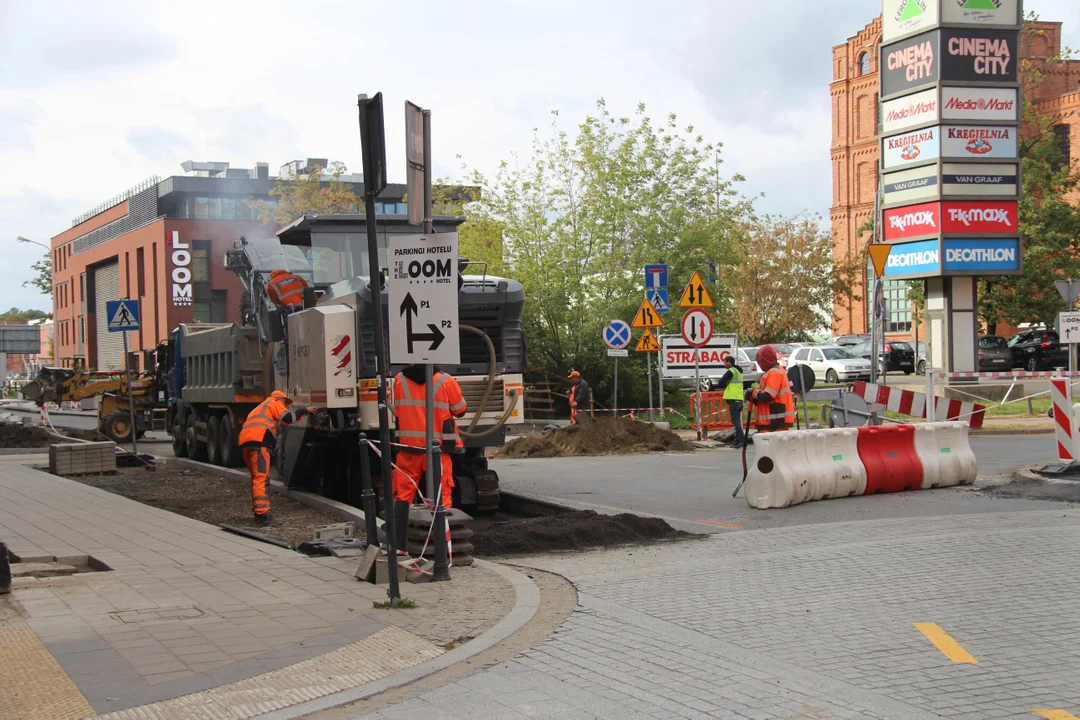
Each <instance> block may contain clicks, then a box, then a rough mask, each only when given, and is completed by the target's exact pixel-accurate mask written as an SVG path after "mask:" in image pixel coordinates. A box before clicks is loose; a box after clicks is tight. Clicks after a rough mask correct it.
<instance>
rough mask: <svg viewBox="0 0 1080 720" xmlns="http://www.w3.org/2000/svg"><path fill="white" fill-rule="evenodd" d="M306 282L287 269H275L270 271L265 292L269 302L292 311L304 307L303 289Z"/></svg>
mask: <svg viewBox="0 0 1080 720" xmlns="http://www.w3.org/2000/svg"><path fill="white" fill-rule="evenodd" d="M307 286H308V284H307V282H306V281H305V280H304V278H302V277H300V276H299V275H294V274H293V273H291V272H289V271H288V270H275V271H273V272H272V273H270V282H268V283H266V294H267V295H268V296H269V297H270V302H272V303H274V304H275V305H277V306H278V307H280V308H284V309H285V310H289V311H293V310H299V309H301V308H303V307H304V290H305V289H306V288H307Z"/></svg>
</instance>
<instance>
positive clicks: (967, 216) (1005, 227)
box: [941, 200, 1017, 233]
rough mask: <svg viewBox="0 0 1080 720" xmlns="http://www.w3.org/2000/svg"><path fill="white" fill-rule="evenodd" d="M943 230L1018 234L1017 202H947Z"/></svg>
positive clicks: (950, 231)
mask: <svg viewBox="0 0 1080 720" xmlns="http://www.w3.org/2000/svg"><path fill="white" fill-rule="evenodd" d="M941 217H942V220H941V229H942V230H943V231H945V232H947V233H1016V232H1017V230H1016V225H1017V211H1016V201H1015V200H1013V201H1008V200H998V201H979V202H956V201H953V202H946V203H942V206H941Z"/></svg>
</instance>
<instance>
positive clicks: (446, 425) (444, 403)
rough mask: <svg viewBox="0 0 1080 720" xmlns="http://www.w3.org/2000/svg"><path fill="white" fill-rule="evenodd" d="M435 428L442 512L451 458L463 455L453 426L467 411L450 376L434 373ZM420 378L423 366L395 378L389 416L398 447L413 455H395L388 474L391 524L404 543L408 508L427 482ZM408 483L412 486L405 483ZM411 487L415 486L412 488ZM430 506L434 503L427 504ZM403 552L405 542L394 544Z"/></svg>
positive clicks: (447, 493)
mask: <svg viewBox="0 0 1080 720" xmlns="http://www.w3.org/2000/svg"><path fill="white" fill-rule="evenodd" d="M432 382H433V383H434V384H433V386H432V387H433V396H434V398H435V400H434V403H435V405H434V408H433V411H432V412H433V418H434V420H435V427H434V428H433V430H434V434H433V437H434V438H435V439H436V440H438V441H439V444H440V445H441V447H442V452H441V453H440V454H439V457H440V459H441V463H442V467H441V468H440V470H441V473H440V475H441V478H440V483H439V487H440V488H441V492H442V504H443V507H446V508H449V507H450V506H451V504H452V501H451V499H450V494H451V491H452V489H453V487H454V461H453V458H452V457H451V455H452V454H458V453H460V452H462V451H463V449H464V447H465V443H463V442H462V441H461V436H460V435H459V434H458V427H457V421H456V420H455V419H454V418H459V417H461V416H462V415H464V414H465V411H466V410H467V409H468V408H467V406H466V404H465V398H464V397H463V396H462V394H461V386H460V385H458V382H457V380H455V379H454V376H453V375H448V374H447V373H443V372H439V371H437V370H436V371H435V372H434V373H432ZM425 390H426V388H425V377H424V366H423V365H410V366H409V367H407V368H405V369H404V370H402V371H401V372H399V373H398V374H397V375H396V376H395V377H394V413H395V414H396V415H397V428H398V429H397V436H398V442H399V443H401V444H402V445H406V446H408V447H410V448H417V450H418V451H411V452H410V451H405V452H400V453H398V454H397V459H396V460H395V461H394V462H395V464H396V465H397V468H394V472H393V484H394V500H395V501H396V502H395V503H394V520H395V522H396V523H397V525H396V529H397V535H398V538H399V539H400V538H403V537H404V535H405V532H404V531H405V529H406V528H408V525H409V506H410V505H412V502H413V499H414V498H415V497H416V492H417V488H418V487H419V488H421V489H423V487H424V485H423V484H422V480H423V479H424V478H426V476H427V453H426V452H419V450H424V448H425V446H426V443H427V418H426V416H425V404H424V403H425ZM409 478H412V481H410V480H409ZM413 482H415V483H416V484H415V485H414V484H413ZM431 500H432V502H434V501H435V498H431ZM398 548H399V549H404V548H405V544H404V542H400V543H399V544H398Z"/></svg>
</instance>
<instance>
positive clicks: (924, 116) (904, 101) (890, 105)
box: [881, 88, 938, 133]
mask: <svg viewBox="0 0 1080 720" xmlns="http://www.w3.org/2000/svg"><path fill="white" fill-rule="evenodd" d="M937 121H938V91H937V88H930V89H929V90H923V91H922V92H917V93H914V94H912V95H905V96H903V97H898V98H894V99H893V100H887V101H885V102H883V103H882V104H881V129H882V131H883V132H886V133H894V132H899V131H900V130H904V129H906V128H910V127H915V126H917V125H928V124H930V123H936V122H937Z"/></svg>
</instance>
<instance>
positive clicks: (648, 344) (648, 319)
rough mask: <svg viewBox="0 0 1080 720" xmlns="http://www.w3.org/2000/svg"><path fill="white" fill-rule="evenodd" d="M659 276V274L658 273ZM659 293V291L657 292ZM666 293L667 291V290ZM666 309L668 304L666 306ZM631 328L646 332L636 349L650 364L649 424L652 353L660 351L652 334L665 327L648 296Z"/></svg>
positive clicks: (665, 277)
mask: <svg viewBox="0 0 1080 720" xmlns="http://www.w3.org/2000/svg"><path fill="white" fill-rule="evenodd" d="M656 274H657V275H658V274H659V273H656ZM645 275H646V280H648V279H649V277H648V275H649V273H648V268H646V272H645ZM663 276H664V280H665V281H666V280H667V269H666V267H665V270H664V273H663ZM656 292H658V290H657V291H656ZM665 293H666V289H665ZM665 307H666V304H665ZM630 326H631V327H634V328H643V329H644V330H645V332H643V333H642V334H641V340H639V341H638V344H637V347H636V348H634V349H635V350H637V351H638V352H644V353H645V356H646V362H647V364H648V373H647V374H646V375H645V377H647V378H648V379H649V422H652V421H653V410H652V353H653V351H654V350H657V349H659V347H660V346H659V344H657V342H656V337H655V336H654V335H653V334H652V328H659V327H663V326H664V321H663V320H661V319H660V311H659V309H658V308H657V307H656V305H654V304H653V301H652V300H650V299H649V298H648V296H646V298H645V299H644V300H642V301H641V306H640V307H639V308H638V311H637V314H635V315H634V321H633V322H632V323H630Z"/></svg>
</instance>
